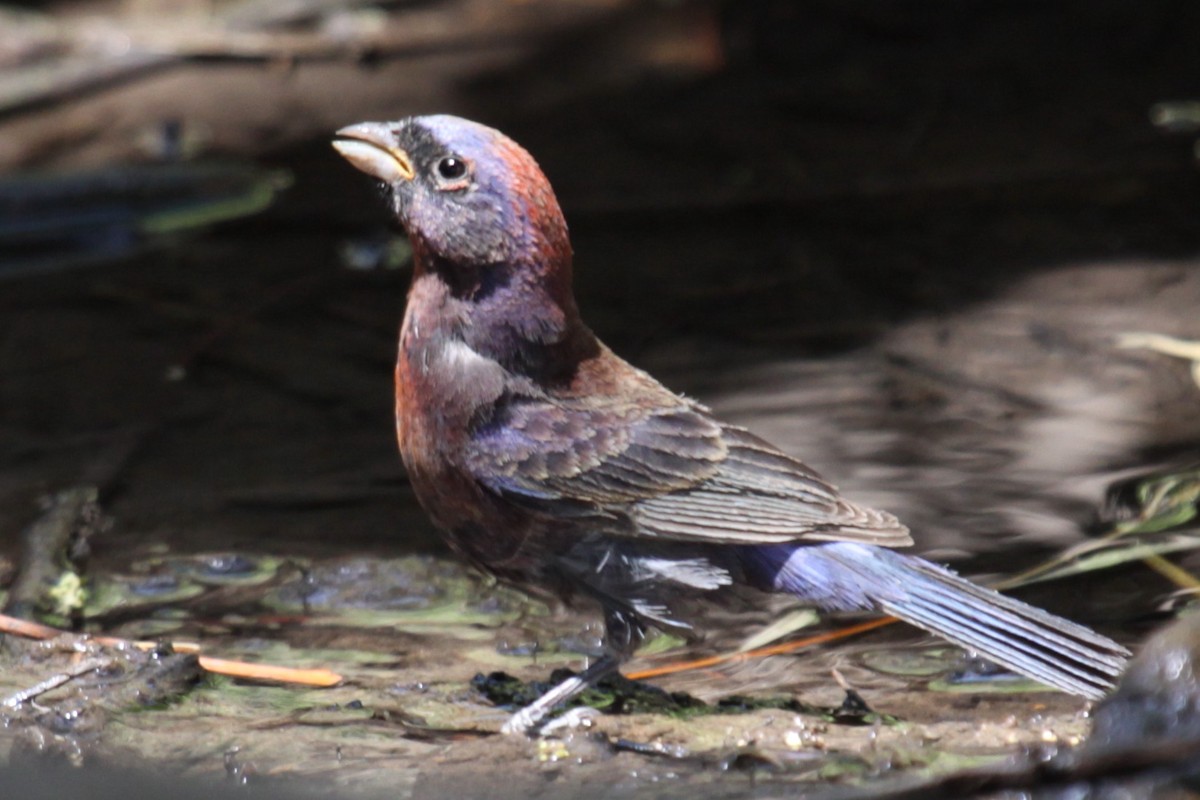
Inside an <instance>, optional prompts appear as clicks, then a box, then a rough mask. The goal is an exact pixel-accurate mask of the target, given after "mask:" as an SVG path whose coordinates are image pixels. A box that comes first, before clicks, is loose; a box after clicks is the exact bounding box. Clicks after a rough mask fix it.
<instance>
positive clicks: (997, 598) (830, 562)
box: [744, 542, 1129, 700]
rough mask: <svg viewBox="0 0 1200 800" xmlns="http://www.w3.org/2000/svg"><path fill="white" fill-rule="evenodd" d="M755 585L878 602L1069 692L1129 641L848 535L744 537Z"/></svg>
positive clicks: (1094, 684)
mask: <svg viewBox="0 0 1200 800" xmlns="http://www.w3.org/2000/svg"><path fill="white" fill-rule="evenodd" d="M744 561H745V563H746V566H747V568H748V571H749V572H750V574H751V575H753V576H754V577H757V578H758V579H759V581H760V583H761V584H762V585H763V588H770V589H773V590H774V591H778V592H787V593H788V594H792V595H795V596H796V597H799V598H801V599H802V600H804V601H806V602H808V603H811V604H812V605H815V606H818V607H820V608H824V609H827V610H831V611H868V610H878V611H882V612H883V613H885V614H889V615H891V616H893V617H896V618H898V619H901V620H904V621H905V622H907V623H909V624H911V625H915V626H917V627H918V628H923V629H925V630H927V631H929V632H930V633H935V634H937V635H938V636H941V637H943V638H945V639H948V640H950V641H951V642H954V643H955V644H957V645H960V646H961V647H965V648H967V649H970V650H974V651H976V652H978V653H979V654H980V655H982V656H985V657H986V658H989V659H991V660H992V661H995V662H996V663H998V664H1002V665H1003V666H1005V667H1008V668H1009V669H1011V670H1014V671H1016V672H1019V673H1021V674H1022V675H1026V676H1028V677H1030V678H1033V679H1034V680H1037V681H1040V682H1041V683H1044V684H1046V685H1047V686H1053V687H1054V688H1056V689H1061V690H1062V691H1064V692H1069V693H1070V694H1076V695H1081V696H1083V697H1087V698H1091V699H1093V700H1095V699H1099V698H1101V697H1103V696H1104V694H1105V693H1106V692H1107V691H1108V690H1109V689H1110V688H1111V687H1112V684H1113V681H1114V680H1115V679H1116V678H1117V676H1119V675H1120V674H1121V670H1122V669H1123V667H1124V666H1125V660H1126V657H1127V656H1128V655H1129V651H1128V650H1126V649H1125V648H1124V647H1122V646H1121V645H1119V644H1117V643H1116V642H1114V641H1112V640H1111V639H1108V638H1107V637H1104V636H1101V635H1100V634H1098V633H1095V632H1094V631H1092V630H1090V629H1088V628H1085V627H1084V626H1082V625H1077V624H1075V623H1074V622H1070V621H1069V620H1065V619H1063V618H1062V617H1056V616H1054V615H1053V614H1050V613H1048V612H1046V611H1042V610H1041V609H1039V608H1034V607H1033V606H1031V605H1028V604H1026V603H1022V602H1021V601H1019V600H1014V599H1012V598H1011V597H1006V596H1004V595H1002V594H1000V593H999V592H995V591H992V590H991V589H985V588H984V587H982V586H977V585H975V584H973V583H971V582H970V581H968V580H964V579H963V578H960V577H958V576H957V575H955V574H954V573H953V572H951V571H950V570H948V569H945V568H944V567H939V566H938V565H936V564H931V563H930V562H928V561H925V560H923V559H920V558H916V557H914V556H906V555H903V554H901V553H896V552H893V551H891V550H886V549H884V548H880V547H872V546H870V545H863V544H856V543H852V542H835V543H831V544H818V545H802V546H796V545H779V546H771V547H753V548H751V547H747V548H745V550H744Z"/></svg>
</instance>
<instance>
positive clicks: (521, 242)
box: [334, 115, 571, 290]
mask: <svg viewBox="0 0 1200 800" xmlns="http://www.w3.org/2000/svg"><path fill="white" fill-rule="evenodd" d="M337 135H338V139H337V140H336V141H335V142H334V147H335V148H337V150H338V152H340V153H341V154H342V155H343V156H344V157H345V158H346V159H347V160H349V161H350V163H352V164H353V165H354V166H356V167H358V168H359V169H360V170H362V171H363V172H365V173H367V174H368V175H371V176H373V177H375V178H377V179H378V180H380V181H382V182H383V184H384V186H385V187H386V188H387V190H388V191H389V193H390V195H391V202H392V209H393V211H394V212H395V214H396V217H397V219H398V220H399V222H400V224H401V225H403V226H404V229H405V230H406V231H407V232H408V235H409V237H410V239H411V240H412V242H413V245H414V249H416V250H417V252H418V262H420V261H421V257H422V256H424V257H425V260H426V261H427V262H429V263H425V264H422V263H418V268H419V269H420V268H430V267H434V268H442V269H447V270H450V271H451V272H452V271H453V270H456V269H457V270H459V271H464V270H465V271H471V270H478V269H481V268H490V267H493V266H495V265H522V266H524V267H525V268H526V269H529V268H533V269H534V270H535V271H536V272H539V273H544V274H541V275H540V276H539V277H540V279H541V280H543V281H554V280H559V281H561V280H564V279H565V280H567V281H568V287H567V288H568V290H569V278H570V275H569V273H570V261H571V246H570V241H569V239H568V237H567V225H566V222H565V220H564V219H563V214H562V211H561V209H560V208H559V206H558V201H557V200H556V199H555V197H554V191H553V190H552V189H551V188H550V183H549V181H547V180H546V176H545V175H543V174H542V171H541V169H540V168H539V167H538V165H537V163H536V162H535V161H534V160H533V157H532V156H530V155H529V153H527V152H526V151H525V150H524V149H523V148H522V147H521V146H520V145H518V144H517V143H516V142H514V141H513V140H512V139H509V138H508V137H507V136H505V135H504V134H502V133H500V132H499V131H497V130H493V129H492V128H488V127H486V126H484V125H480V124H479V123H477V122H471V121H469V120H465V119H460V118H458V117H451V116H444V115H439V116H429V117H410V118H408V119H404V120H401V121H399V122H362V123H359V124H357V125H351V126H349V127H347V128H343V129H341V130H340V131H338V132H337ZM434 262H437V263H436V264H435V263H434ZM564 272H565V273H566V274H565V275H564V274H562V273H564ZM448 277H450V278H451V279H454V278H455V277H456V276H454V275H453V274H451V275H449V276H448Z"/></svg>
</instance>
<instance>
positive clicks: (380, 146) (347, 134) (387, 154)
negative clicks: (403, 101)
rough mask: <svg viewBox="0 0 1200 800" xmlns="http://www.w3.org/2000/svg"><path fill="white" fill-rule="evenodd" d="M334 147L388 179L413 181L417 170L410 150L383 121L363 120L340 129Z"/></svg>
mask: <svg viewBox="0 0 1200 800" xmlns="http://www.w3.org/2000/svg"><path fill="white" fill-rule="evenodd" d="M337 136H338V138H337V139H336V140H334V142H333V147H334V149H335V150H337V151H338V152H339V153H341V154H342V156H343V157H344V158H345V159H346V160H347V161H349V162H350V163H351V164H353V165H354V166H356V167H358V168H359V169H361V170H362V171H363V172H365V173H367V174H368V175H370V176H371V177H373V178H378V179H379V180H381V181H384V182H386V183H395V182H397V181H400V180H405V181H411V180H412V179H413V176H414V175H415V174H416V173H415V172H414V171H413V166H412V160H411V159H409V157H408V153H406V152H404V151H403V150H401V149H400V148H399V147H397V146H396V137H395V134H393V133H392V130H391V128H390V126H388V125H387V124H386V123H383V122H360V123H358V124H357V125H351V126H349V127H348V128H342V129H341V130H340V131H338V132H337Z"/></svg>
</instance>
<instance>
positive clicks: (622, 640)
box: [500, 609, 645, 735]
mask: <svg viewBox="0 0 1200 800" xmlns="http://www.w3.org/2000/svg"><path fill="white" fill-rule="evenodd" d="M643 636H645V629H644V628H643V627H642V624H641V623H640V622H639V621H638V620H637V619H636V618H634V617H631V616H629V615H628V614H626V613H624V612H622V611H618V610H614V609H608V610H606V612H605V615H604V649H605V653H604V655H602V656H600V658H598V659H596V660H595V661H594V662H592V664H591V665H590V666H589V667H588V668H587V669H585V670H584V671H583V672H581V673H579V674H578V675H572V676H571V677H569V678H567V679H566V680H565V681H563V682H562V683H560V684H558V685H557V686H555V687H554V688H553V689H551V690H550V691H548V692H546V693H545V694H543V695H542V696H541V697H539V698H538V699H537V700H534V701H533V702H532V703H530V704H529V705H527V706H525V707H524V708H522V709H521V710H520V711H518V712H517V713H515V714H513V715H512V716H511V717H509V719H508V721H507V722H505V723H504V727H503V728H501V729H500V732H501V733H519V734H525V735H533V734H535V733H537V732H538V731H539V730H540V729H541V727H542V722H543V721H544V720H545V719H546V717H547V716H549V714H550V712H551V711H553V710H554V709H555V708H556V707H557V706H558V705H560V704H562V703H565V702H567V701H568V700H570V699H571V698H573V697H575V696H577V695H578V694H579V693H580V692H583V691H586V690H587V689H590V688H591V687H593V686H595V685H596V684H597V683H599V682H600V681H602V680H604V679H605V678H607V677H608V676H609V675H612V674H613V673H615V672H616V671H617V670H618V669H619V668H620V666H621V662H623V661H624V660H625V658H626V657H627V656H628V655H629V654H630V653H632V652H633V651H634V650H636V649H637V646H638V644H639V643H640V642H641V641H642V637H643Z"/></svg>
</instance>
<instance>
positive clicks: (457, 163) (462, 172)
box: [437, 156, 467, 181]
mask: <svg viewBox="0 0 1200 800" xmlns="http://www.w3.org/2000/svg"><path fill="white" fill-rule="evenodd" d="M437 174H438V177H439V178H441V179H442V180H444V181H457V180H459V179H461V178H464V177H466V174H467V162H465V161H463V160H462V159H461V158H458V157H457V156H446V157H445V158H443V159H442V160H441V161H439V162H438V163H437Z"/></svg>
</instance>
